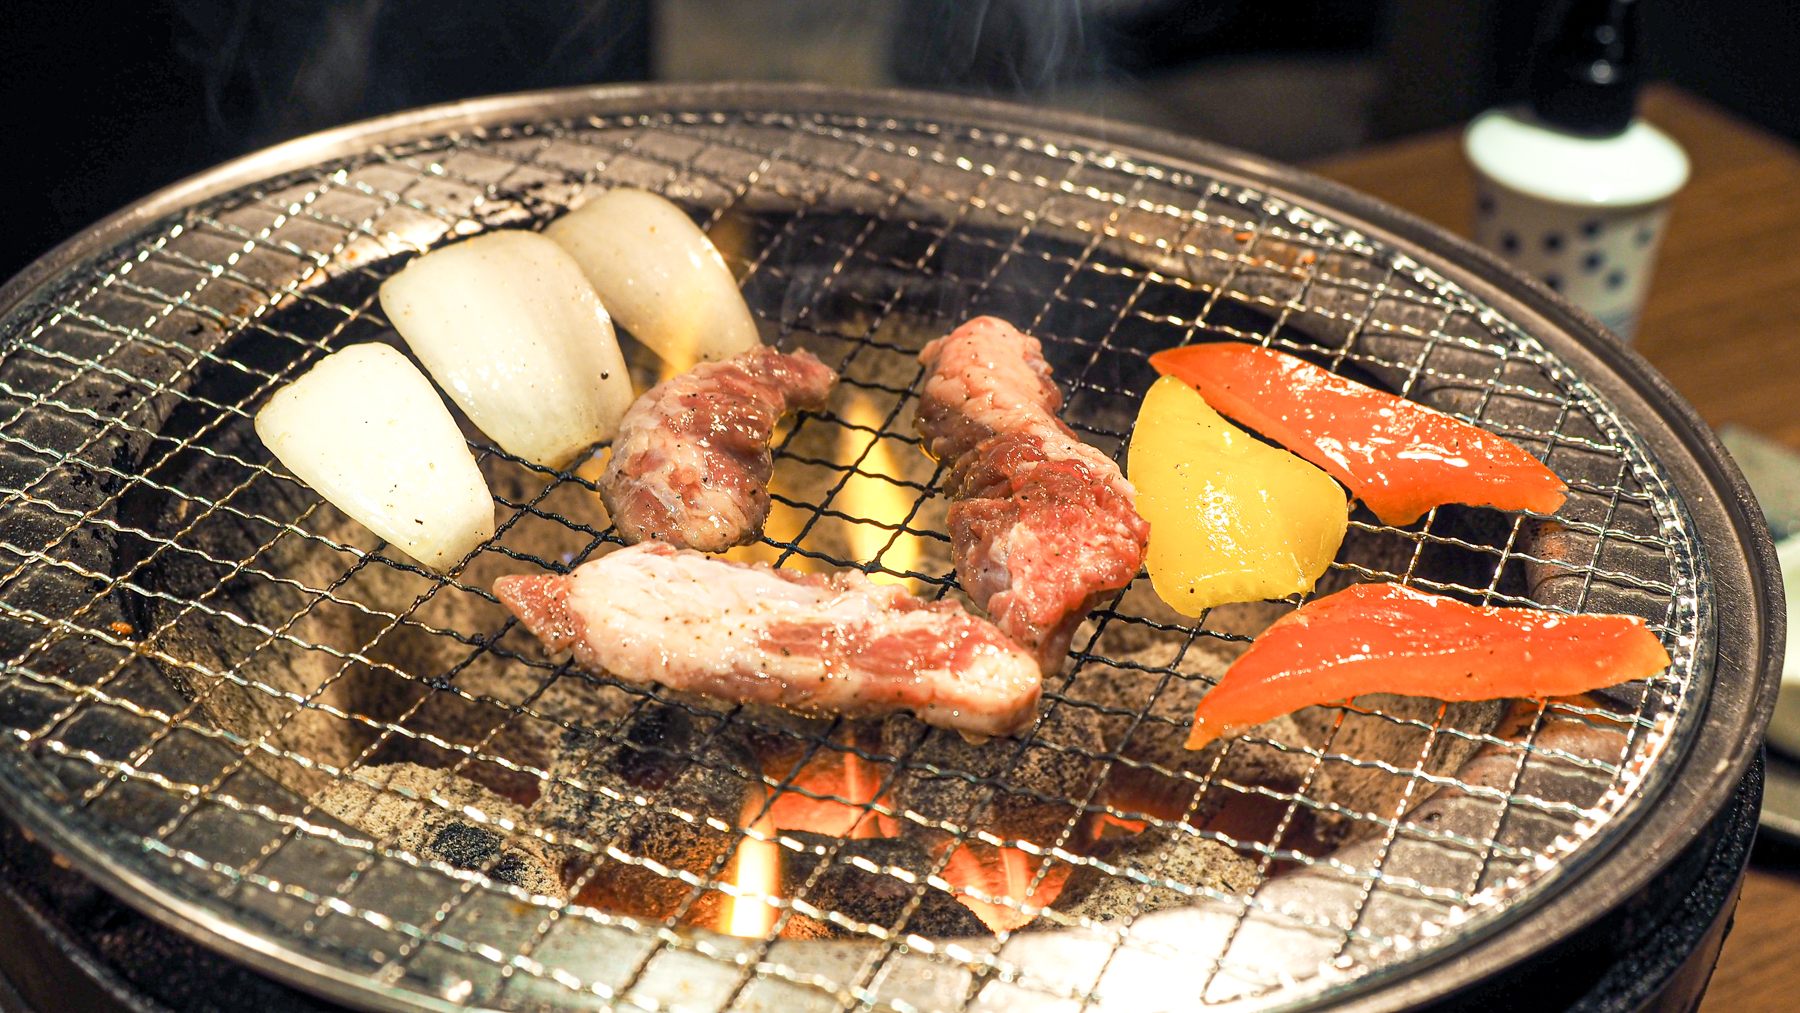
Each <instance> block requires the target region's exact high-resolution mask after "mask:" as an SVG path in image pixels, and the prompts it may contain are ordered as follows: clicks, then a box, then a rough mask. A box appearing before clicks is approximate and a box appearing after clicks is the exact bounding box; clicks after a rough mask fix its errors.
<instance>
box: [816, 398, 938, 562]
mask: <svg viewBox="0 0 1800 1013" xmlns="http://www.w3.org/2000/svg"><path fill="white" fill-rule="evenodd" d="M842 414H843V417H844V420H845V421H846V422H848V423H850V424H851V425H853V426H863V427H867V429H868V430H873V431H872V432H867V431H864V430H863V429H852V428H848V427H846V428H844V429H842V430H840V431H839V433H838V437H837V440H838V446H837V458H838V462H839V463H841V464H843V465H845V466H850V465H852V464H854V465H855V467H856V470H855V471H854V472H852V473H851V474H850V476H849V478H848V479H847V480H846V481H845V482H844V487H843V489H841V490H839V492H838V494H837V495H836V496H835V497H833V499H832V506H833V507H834V508H835V509H837V510H841V511H842V512H844V513H846V514H849V515H850V516H852V517H858V518H861V519H862V520H864V521H866V522H868V523H862V524H850V525H848V526H847V527H848V530H847V532H846V536H845V539H846V542H847V545H846V548H847V549H848V550H849V555H850V558H851V559H853V560H856V561H858V562H862V563H870V562H874V561H875V560H876V559H877V557H879V559H880V562H881V567H882V570H893V571H901V572H904V571H908V570H913V569H915V568H917V566H918V563H919V544H918V540H917V539H916V538H915V537H914V536H912V535H909V534H907V533H905V532H904V531H901V532H896V531H894V530H893V529H894V528H896V527H899V526H900V525H901V524H903V523H905V522H906V519H907V514H909V513H910V512H911V511H912V505H913V496H912V494H911V493H910V492H908V491H907V489H906V487H904V486H900V485H896V484H894V482H890V481H888V479H890V478H892V479H899V478H901V477H902V476H903V475H904V474H905V472H903V471H902V470H901V468H900V462H899V461H898V460H897V458H896V456H895V453H894V448H893V447H892V446H891V445H890V441H888V440H883V439H882V438H881V437H880V436H878V435H876V434H877V433H879V432H880V431H881V429H882V424H883V423H884V422H885V421H886V418H885V415H886V413H884V412H882V411H881V410H880V409H878V408H877V407H876V405H875V401H874V400H873V399H872V398H870V397H869V396H868V395H867V394H864V393H862V392H860V391H858V392H855V393H854V394H853V396H852V397H851V399H850V402H849V404H847V405H846V406H845V407H844V410H843V413H842ZM865 450H866V451H867V453H864V451H865ZM876 476H882V477H876ZM884 525H885V526H884ZM890 540H892V542H893V544H892V545H889V544H888V542H889V541H890ZM882 570H870V571H869V579H871V580H874V581H876V582H878V583H883V584H900V585H902V586H907V587H911V585H912V583H913V581H912V580H910V579H908V578H905V577H897V576H894V575H893V574H892V573H884V572H882ZM913 590H917V589H916V588H913Z"/></svg>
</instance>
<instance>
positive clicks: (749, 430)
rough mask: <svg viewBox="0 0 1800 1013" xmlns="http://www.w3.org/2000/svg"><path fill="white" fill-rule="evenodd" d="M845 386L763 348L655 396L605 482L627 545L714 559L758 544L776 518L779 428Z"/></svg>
mask: <svg viewBox="0 0 1800 1013" xmlns="http://www.w3.org/2000/svg"><path fill="white" fill-rule="evenodd" d="M835 383H837V374H836V373H834V372H832V370H831V368H830V367H828V366H826V365H825V364H824V363H822V362H820V361H819V360H818V359H816V358H814V357H813V355H812V353H811V352H807V351H804V350H803V351H798V352H793V353H783V352H778V351H776V350H775V349H773V348H762V347H758V348H753V349H751V350H750V351H748V352H745V353H743V354H742V355H739V356H736V357H735V358H731V359H727V360H725V361H724V362H706V363H701V364H700V365H698V366H695V367H694V368H693V369H691V370H689V371H688V372H686V373H683V374H681V375H680V376H677V377H674V378H672V379H669V380H664V381H663V382H662V383H659V384H657V385H656V386H654V387H652V388H650V389H649V390H648V391H645V392H644V396H643V397H640V398H638V399H637V401H636V402H634V403H633V404H632V406H631V410H630V411H627V412H626V413H625V418H624V420H623V421H621V422H620V423H619V435H618V438H617V439H615V440H614V441H613V448H612V460H611V461H609V462H608V463H607V466H606V471H605V473H604V474H602V475H601V476H600V495H601V497H602V498H604V499H605V500H606V508H607V509H608V510H609V511H611V512H612V520H613V524H614V525H616V526H617V527H618V529H619V534H620V536H621V537H623V538H624V539H625V540H626V541H627V542H634V543H635V542H641V541H645V540H647V539H655V540H657V541H664V542H668V543H670V544H671V545H675V546H677V547H680V548H687V549H701V550H704V551H706V552H719V551H721V550H724V549H728V548H730V547H731V546H733V545H742V544H743V543H745V542H749V541H753V540H754V539H755V538H756V536H757V535H759V534H761V533H762V526H763V521H764V520H765V519H767V517H768V516H769V489H768V484H769V472H770V470H771V468H772V467H773V464H774V463H773V460H772V459H771V457H770V454H769V439H770V437H771V436H772V435H773V434H774V432H775V423H776V421H778V420H779V419H780V418H781V416H782V415H784V414H786V413H787V412H789V411H792V410H793V409H796V408H819V407H822V406H823V405H824V404H825V396H826V395H827V394H829V393H830V392H831V387H832V385H833V384H835Z"/></svg>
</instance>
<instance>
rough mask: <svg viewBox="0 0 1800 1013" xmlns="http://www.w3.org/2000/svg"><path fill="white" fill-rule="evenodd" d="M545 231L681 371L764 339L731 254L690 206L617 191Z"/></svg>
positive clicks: (638, 334) (634, 330)
mask: <svg viewBox="0 0 1800 1013" xmlns="http://www.w3.org/2000/svg"><path fill="white" fill-rule="evenodd" d="M544 235H546V236H549V237H550V238H551V239H554V240H556V241H557V242H558V243H561V244H562V246H563V248H564V249H566V250H568V251H569V253H570V254H572V255H573V256H574V257H575V260H576V261H577V262H578V263H580V264H581V269H582V270H583V271H584V272H586V273H587V277H588V281H589V282H591V283H593V286H594V290H595V291H597V292H599V293H600V299H601V301H602V302H604V303H606V308H607V309H609V310H611V311H612V314H613V316H614V317H616V318H618V321H619V323H621V324H623V325H624V326H625V329H626V330H628V331H630V332H631V335H632V337H635V338H637V339H638V340H639V341H642V342H643V343H644V344H646V345H648V346H649V347H650V350H651V351H653V352H655V353H656V354H657V355H659V356H661V357H662V359H663V361H665V362H667V363H668V364H669V365H670V366H672V367H674V368H675V369H677V370H685V369H687V368H688V367H689V366H692V365H693V364H694V363H695V362H697V361H700V360H705V361H708V362H713V361H717V360H720V359H729V358H731V357H732V356H734V355H737V354H739V353H740V352H745V351H748V350H750V349H752V348H755V347H756V346H757V345H758V344H760V343H761V339H760V338H759V337H758V336H757V333H756V321H755V320H753V319H751V317H750V308H749V307H748V306H745V305H744V297H743V295H741V294H740V293H739V292H738V287H737V282H736V281H733V280H732V277H731V269H730V268H728V267H726V266H725V258H723V257H721V256H719V251H718V250H717V249H716V248H714V247H713V244H712V240H710V239H708V238H706V233H704V232H702V231H700V228H699V226H697V225H695V224H694V223H693V221H692V219H690V218H688V216H687V214H686V212H684V211H682V210H681V209H680V208H678V207H676V206H675V205H674V204H672V203H670V202H669V200H668V199H667V198H665V197H661V196H659V195H657V194H653V193H650V192H649V191H646V190H610V191H608V192H606V193H604V194H601V195H600V196H598V197H596V198H594V199H593V200H591V201H588V202H587V203H586V204H583V205H582V206H581V207H579V208H576V209H575V210H574V211H571V212H569V213H568V214H566V215H564V216H562V217H561V218H558V219H557V220H556V221H554V222H551V223H550V225H549V226H548V227H547V228H545V229H544Z"/></svg>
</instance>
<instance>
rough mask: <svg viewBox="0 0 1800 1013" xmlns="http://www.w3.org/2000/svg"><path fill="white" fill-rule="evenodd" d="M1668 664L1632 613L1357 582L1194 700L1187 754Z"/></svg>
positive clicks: (1605, 681) (1261, 640) (1263, 644)
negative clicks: (1473, 598) (1317, 713)
mask: <svg viewBox="0 0 1800 1013" xmlns="http://www.w3.org/2000/svg"><path fill="white" fill-rule="evenodd" d="M1668 665H1669V654H1668V652H1667V651H1665V650H1663V646H1662V642H1661V641H1659V640H1658V639H1657V638H1656V635H1655V634H1654V633H1651V632H1650V630H1649V628H1648V627H1647V626H1645V625H1644V621H1643V620H1642V619H1639V618H1637V617H1636V616H1614V615H1565V614H1563V613H1560V612H1543V611H1539V610H1538V609H1526V608H1492V607H1478V606H1474V605H1465V604H1463V603H1462V602H1459V601H1456V600H1455V599H1453V598H1445V597H1443V596H1441V595H1435V594H1427V593H1426V592H1424V591H1415V590H1413V589H1412V588H1410V587H1405V586H1402V585H1399V584H1356V585H1353V586H1351V587H1348V588H1345V589H1344V590H1342V591H1339V592H1337V593H1336V594H1329V595H1326V596H1325V597H1323V598H1319V599H1317V600H1315V601H1311V602H1308V603H1307V604H1305V605H1302V606H1301V607H1300V608H1298V609H1296V610H1295V611H1294V612H1292V613H1290V614H1288V615H1286V616H1283V617H1282V618H1280V619H1278V620H1276V621H1275V622H1274V623H1272V624H1270V626H1269V628H1268V629H1266V630H1264V631H1263V633H1262V635H1261V636H1259V637H1257V638H1256V642H1255V643H1253V644H1251V645H1250V649H1249V650H1247V651H1245V652H1244V653H1243V654H1242V655H1241V656H1239V658H1238V659H1237V661H1236V662H1234V663H1232V666H1231V667H1230V668H1229V669H1227V670H1226V672H1225V675H1224V676H1223V677H1222V678H1221V679H1220V680H1219V684H1218V685H1217V686H1214V687H1213V688H1212V690H1211V692H1209V693H1207V694H1206V696H1205V697H1203V698H1201V700H1200V706H1199V708H1197V709H1196V710H1195V712H1194V728H1193V731H1192V732H1190V733H1189V734H1188V740H1187V747H1188V748H1189V749H1199V748H1200V747H1202V746H1204V745H1206V744H1207V743H1209V742H1211V741H1213V740H1214V739H1217V738H1220V737H1222V736H1227V735H1233V734H1236V733H1238V732H1241V731H1243V730H1244V729H1246V728H1249V727H1250V726H1252V725H1257V724H1261V723H1262V722H1264V721H1267V720H1269V719H1270V718H1276V717H1280V716H1281V715H1283V714H1288V713H1291V712H1293V711H1296V710H1299V709H1300V708H1302V707H1310V706H1312V705H1314V704H1322V703H1334V702H1336V701H1340V700H1347V699H1349V698H1351V697H1354V696H1360V695H1362V694H1364V693H1401V694H1405V695H1409V696H1432V697H1437V698H1438V699H1440V700H1494V699H1499V698H1502V697H1545V696H1568V695H1571V694H1575V693H1585V692H1587V691H1589V690H1594V689H1599V688H1600V687H1602V686H1614V685H1617V684H1619V683H1621V682H1630V681H1632V680H1633V679H1642V678H1645V677H1647V676H1651V675H1654V674H1656V673H1657V672H1660V671H1662V670H1663V669H1664V668H1667V667H1668Z"/></svg>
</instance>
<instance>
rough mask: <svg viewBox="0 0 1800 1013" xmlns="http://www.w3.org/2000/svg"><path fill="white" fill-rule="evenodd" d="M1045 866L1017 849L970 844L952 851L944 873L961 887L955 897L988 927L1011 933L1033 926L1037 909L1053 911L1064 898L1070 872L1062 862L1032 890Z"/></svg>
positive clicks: (1055, 863)
mask: <svg viewBox="0 0 1800 1013" xmlns="http://www.w3.org/2000/svg"><path fill="white" fill-rule="evenodd" d="M1043 862H1044V859H1042V858H1040V857H1038V856H1036V855H1033V854H1031V853H1029V852H1025V851H1021V850H1019V849H1018V848H1008V847H994V846H991V845H987V844H978V843H973V842H971V843H967V844H962V845H958V846H957V848H956V850H954V851H952V852H951V853H950V860H949V861H948V862H947V863H945V865H944V873H943V875H944V880H945V881H946V882H948V883H949V884H950V885H951V886H953V887H955V888H956V890H957V892H956V899H957V900H958V901H960V902H961V903H962V905H963V906H964V907H966V908H968V909H969V910H970V911H973V912H975V917H977V918H979V919H981V923H982V924H983V925H986V926H987V927H988V928H989V929H992V930H993V931H995V932H1010V931H1012V930H1013V929H1016V928H1020V927H1022V926H1024V925H1026V924H1029V923H1030V922H1031V920H1032V919H1034V918H1036V917H1037V909H1039V908H1044V907H1048V906H1049V905H1050V903H1051V902H1052V901H1054V900H1056V898H1057V897H1058V896H1060V895H1061V894H1062V890H1063V884H1064V883H1066V882H1067V881H1068V878H1069V872H1070V871H1071V870H1070V869H1069V867H1068V866H1067V865H1065V864H1063V863H1061V862H1052V863H1051V865H1050V869H1049V871H1048V872H1046V873H1045V874H1044V877H1043V879H1041V880H1038V883H1037V887H1036V889H1033V888H1032V885H1031V883H1032V880H1033V879H1034V878H1036V876H1037V873H1038V867H1039V866H1040V865H1042V864H1043ZM965 891H974V892H979V893H981V894H983V895H985V896H983V897H977V896H973V895H972V894H971V893H970V892H965ZM988 898H992V899H988Z"/></svg>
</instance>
